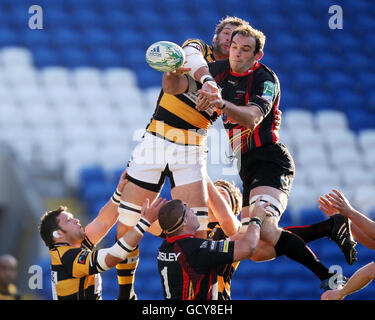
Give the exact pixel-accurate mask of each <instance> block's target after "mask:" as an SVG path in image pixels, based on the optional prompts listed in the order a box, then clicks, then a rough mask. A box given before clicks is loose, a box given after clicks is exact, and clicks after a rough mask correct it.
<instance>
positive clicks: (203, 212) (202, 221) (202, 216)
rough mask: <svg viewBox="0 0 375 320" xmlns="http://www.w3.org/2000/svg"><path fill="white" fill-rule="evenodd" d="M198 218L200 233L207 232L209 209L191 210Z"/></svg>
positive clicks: (197, 208)
mask: <svg viewBox="0 0 375 320" xmlns="http://www.w3.org/2000/svg"><path fill="white" fill-rule="evenodd" d="M191 209H192V210H193V211H194V213H195V215H196V216H197V218H198V222H199V228H198V231H206V230H207V225H208V222H209V220H208V208H207V207H195V208H191Z"/></svg>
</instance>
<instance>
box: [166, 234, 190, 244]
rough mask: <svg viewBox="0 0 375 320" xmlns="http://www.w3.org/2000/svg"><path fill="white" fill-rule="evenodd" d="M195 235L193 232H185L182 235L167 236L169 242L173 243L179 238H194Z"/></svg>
mask: <svg viewBox="0 0 375 320" xmlns="http://www.w3.org/2000/svg"><path fill="white" fill-rule="evenodd" d="M193 237H194V235H192V234H183V235H180V236H173V237H168V236H167V242H168V243H172V242H175V241H177V240H181V239H184V238H193Z"/></svg>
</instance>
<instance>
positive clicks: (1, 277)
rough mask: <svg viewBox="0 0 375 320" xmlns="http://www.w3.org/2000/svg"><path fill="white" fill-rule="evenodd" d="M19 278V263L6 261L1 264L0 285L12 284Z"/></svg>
mask: <svg viewBox="0 0 375 320" xmlns="http://www.w3.org/2000/svg"><path fill="white" fill-rule="evenodd" d="M16 276H17V262H16V261H13V260H11V259H5V260H3V261H1V262H0V283H1V284H4V285H9V284H11V283H12V282H13V281H14V279H15V278H16Z"/></svg>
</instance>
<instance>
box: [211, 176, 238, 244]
mask: <svg viewBox="0 0 375 320" xmlns="http://www.w3.org/2000/svg"><path fill="white" fill-rule="evenodd" d="M207 190H208V201H209V206H210V209H211V210H212V212H213V214H214V216H215V218H216V219H217V220H218V222H219V224H220V226H221V228H222V229H223V231H224V233H225V234H226V235H227V236H228V237H231V236H233V235H234V234H236V233H237V231H238V228H239V225H240V222H239V221H238V219H237V218H236V216H235V215H234V213H233V211H232V210H231V208H230V207H229V205H228V204H227V203H226V201H225V200H224V199H223V197H222V196H221V195H220V193H219V192H218V191H217V189H216V187H215V185H214V184H213V183H212V181H211V180H210V179H208V181H207Z"/></svg>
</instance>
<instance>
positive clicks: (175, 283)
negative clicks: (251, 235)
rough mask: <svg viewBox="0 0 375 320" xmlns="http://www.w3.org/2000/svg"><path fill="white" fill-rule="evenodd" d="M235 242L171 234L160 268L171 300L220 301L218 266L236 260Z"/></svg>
mask: <svg viewBox="0 0 375 320" xmlns="http://www.w3.org/2000/svg"><path fill="white" fill-rule="evenodd" d="M233 254H234V242H233V241H229V240H221V241H213V240H205V239H198V238H194V237H193V235H183V236H175V237H167V239H166V240H164V241H163V243H162V244H161V246H160V248H159V252H158V258H157V259H158V269H159V274H160V277H161V283H162V287H163V292H164V298H165V299H168V300H216V299H217V298H218V292H217V270H216V269H217V266H218V265H226V264H231V263H232V262H233Z"/></svg>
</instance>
